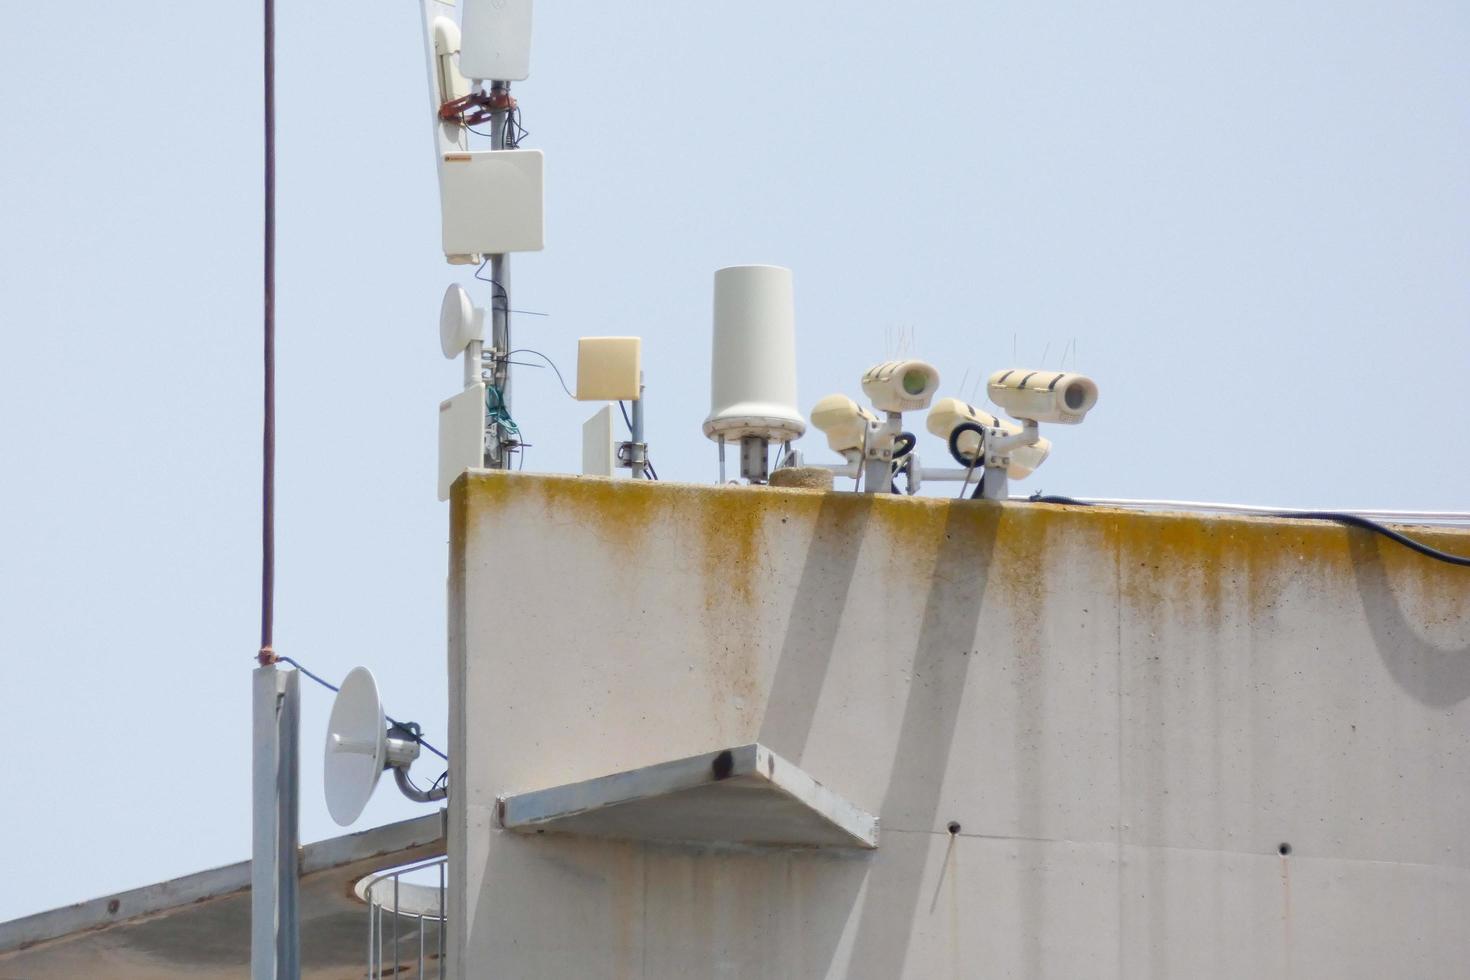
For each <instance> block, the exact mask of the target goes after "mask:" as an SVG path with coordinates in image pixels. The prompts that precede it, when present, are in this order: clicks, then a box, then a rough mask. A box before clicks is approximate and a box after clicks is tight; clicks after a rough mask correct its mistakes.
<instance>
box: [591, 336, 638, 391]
mask: <svg viewBox="0 0 1470 980" xmlns="http://www.w3.org/2000/svg"><path fill="white" fill-rule="evenodd" d="M642 350H643V340H642V338H640V337H583V338H581V339H580V340H578V341H577V400H578V401H584V402H620V401H637V400H638V398H639V397H640V395H641V392H640V391H639V389H640V388H641V384H640V379H641V377H642V374H641V372H642V363H641V361H642Z"/></svg>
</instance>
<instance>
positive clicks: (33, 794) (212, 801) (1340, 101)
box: [0, 0, 1470, 919]
mask: <svg viewBox="0 0 1470 980" xmlns="http://www.w3.org/2000/svg"><path fill="white" fill-rule="evenodd" d="M5 20H6V24H5V29H4V31H3V32H0V99H3V103H4V109H5V112H4V122H3V124H0V125H3V132H4V140H3V144H0V146H3V150H4V152H3V154H0V327H3V330H4V338H5V346H4V353H3V355H0V419H3V422H0V501H3V504H4V507H3V509H0V573H3V582H4V588H3V590H0V636H3V640H0V645H3V651H4V657H5V665H6V673H5V678H4V684H3V686H0V691H3V696H0V711H3V717H4V719H5V721H6V723H7V728H8V731H9V733H10V738H9V744H10V746H11V749H10V753H9V754H10V755H11V760H10V764H9V766H8V770H7V784H8V786H7V792H6V794H5V795H6V803H5V805H4V806H3V808H0V835H3V837H4V839H5V840H6V841H7V847H6V857H5V859H4V863H3V866H0V880H3V881H4V883H5V885H6V887H5V888H3V889H0V919H8V918H12V917H15V916H19V915H23V914H26V913H29V912H34V911H39V910H41V909H45V908H49V907H52V906H55V905H58V904H62V903H65V902H69V901H73V900H77V899H82V898H87V897H91V896H95V895H100V894H103V893H106V892H110V891H114V890H117V889H122V888H126V887H131V886H135V885H140V884H144V883H147V882H151V881H156V880H162V879H166V878H169V877H173V876H175V875H179V874H184V873H187V872H190V871H194V870H198V869H201V868H204V867H208V866H212V865H217V864H223V863H227V862H231V861H236V860H241V859H243V858H245V857H246V856H247V855H248V849H249V804H250V796H249V790H250V786H249V734H250V725H249V671H250V667H251V664H252V660H251V657H252V655H253V653H254V651H255V646H256V628H257V626H256V623H257V620H256V617H257V575H258V550H257V549H258V526H259V525H258V483H259V386H260V366H259V279H260V271H259V269H260V267H259V255H260V232H259V211H260V177H259V169H260V134H259V129H260V126H259V101H260V84H259V82H260V74H259V72H260V68H259V60H260V55H259V28H260V24H259V20H260V18H259V9H258V7H257V5H256V4H255V3H242V4H236V3H218V4H206V5H178V4H172V5H170V4H114V3H96V2H92V3H74V4H67V5H62V6H55V5H52V6H45V5H37V4H13V5H11V7H10V9H7V12H6V18H5ZM419 30H420V28H419V14H418V9H417V4H416V3H413V2H411V0H395V2H393V3H380V4H362V3H347V2H345V0H317V2H314V3H310V4H293V3H289V2H284V0H282V2H281V10H280V13H279V31H280V50H279V61H278V64H279V93H280V128H279V149H280V265H279V270H280V271H279V276H280V287H279V306H278V309H279V329H280V349H279V356H280V367H279V380H280V426H281V429H280V456H279V467H280V484H279V488H280V489H279V494H280V499H279V505H278V507H279V510H278V515H279V517H278V522H279V534H280V543H279V579H278V587H279V599H278V603H279V605H278V620H277V622H278V626H277V640H278V643H277V645H278V647H279V649H280V650H281V651H282V652H283V653H286V654H288V655H291V656H294V657H297V658H299V659H301V660H302V661H304V662H305V663H307V664H308V665H310V666H313V667H315V668H316V669H318V670H320V671H321V672H323V673H326V674H328V675H330V676H333V677H341V676H342V675H343V674H345V673H346V671H347V670H348V669H349V668H350V667H351V666H353V665H355V664H366V665H368V666H370V667H372V668H373V670H374V671H375V672H376V673H377V674H378V676H379V678H380V680H381V681H382V683H383V686H384V689H385V692H386V696H387V700H388V705H389V709H390V710H391V711H392V712H394V713H395V714H396V715H398V716H399V717H402V718H412V719H416V720H418V721H420V722H422V723H424V725H425V726H426V730H427V732H428V734H429V736H430V737H431V738H434V737H437V738H438V739H440V740H441V741H442V740H443V738H444V734H445V732H444V717H445V680H444V663H445V653H444V642H445V640H444V637H445V624H444V618H445V616H444V609H445V598H444V576H445V568H446V555H445V541H446V530H447V513H446V508H445V507H444V506H443V505H441V504H439V503H437V502H436V500H435V499H434V479H435V471H434V457H435V452H436V449H435V422H436V415H437V412H436V406H437V403H438V401H439V400H440V399H441V398H443V397H445V396H447V395H449V394H451V393H452V392H454V391H455V390H457V388H458V386H459V368H458V366H457V365H453V364H450V363H449V362H446V361H444V360H443V359H442V358H441V357H440V355H439V352H438V340H437V335H436V321H437V311H438V307H439V297H440V295H441V294H442V292H443V289H444V287H445V285H446V284H447V283H449V282H450V281H453V280H456V279H458V280H459V281H461V282H465V283H466V285H469V286H470V287H471V289H472V291H474V292H475V294H476V296H477V298H478V299H479V300H480V301H481V302H484V301H485V300H486V299H487V298H488V295H487V294H486V293H485V291H484V289H483V288H479V287H477V286H475V285H474V284H473V283H472V282H471V280H469V277H468V272H467V271H466V270H463V269H459V268H452V267H449V266H447V265H445V264H444V263H443V261H442V258H441V257H440V256H439V254H438V250H437V245H438V212H437V197H436V190H435V183H434V168H433V158H432V143H431V140H430V134H429V124H428V123H427V121H426V118H425V112H426V103H427V95H426V92H425V68H424V65H423V61H422V57H423V55H422V47H421V40H420V35H419ZM1467 52H1470V8H1467V7H1466V6H1465V5H1464V4H1461V3H1392V4H1390V3H1381V4H1367V3H1357V2H1347V3H1344V2H1332V3H1328V2H1304V3H1280V2H1270V3H1264V2H1262V3H1243V4H1202V3H1180V2H1168V3H1163V2H1155V3H1131V4H1094V3H1079V4H1055V3H1033V2H1026V3H1021V2H1006V3H996V2H991V3H984V2H981V3H977V2H974V0H964V2H952V3H928V4H911V5H896V4H893V3H877V2H846V3H832V2H824V3H803V2H798V0H784V2H746V3H738V4H734V3H722V4H715V3H687V2H686V3H674V2H642V3H638V4H591V3H578V4H570V3H560V4H557V3H542V4H539V5H538V8H537V12H536V27H535V49H534V54H533V59H532V77H531V79H530V80H529V81H527V82H525V83H523V84H521V85H519V86H518V87H517V95H518V96H519V98H520V100H521V105H522V107H523V110H524V122H525V125H526V127H527V128H528V129H529V130H530V133H531V136H530V138H529V139H528V140H527V142H526V144H525V145H526V146H533V147H538V148H541V149H544V150H545V151H546V154H547V229H546V231H547V241H548V243H549V244H548V247H547V249H546V250H545V251H544V252H542V253H540V254H536V255H530V256H524V257H518V258H517V259H516V261H515V271H514V285H515V295H514V304H515V305H516V306H517V307H519V308H523V309H531V310H540V311H545V312H547V313H550V314H551V315H550V316H549V317H547V318H545V319H542V318H530V317H522V318H519V320H518V321H517V332H516V336H515V339H516V342H517V344H518V345H524V346H531V347H535V348H537V349H540V350H543V351H545V352H546V353H547V354H549V355H550V356H552V357H553V358H556V359H557V360H558V361H559V362H560V363H561V364H562V366H563V368H564V369H566V368H568V367H570V366H572V365H573V364H574V360H575V341H576V338H577V337H578V336H580V335H584V334H626V333H637V334H641V335H642V336H643V337H644V338H645V346H644V358H645V369H646V372H647V376H648V384H649V403H648V405H649V434H650V438H651V441H652V456H653V458H654V460H655V461H656V463H657V464H658V467H659V470H660V471H661V473H662V475H663V476H664V477H665V478H666V479H681V480H711V479H713V478H714V476H715V470H714V462H715V454H714V448H713V446H712V445H711V444H709V443H708V442H707V441H705V440H704V438H703V436H702V435H701V434H700V429H699V423H700V421H701V420H702V418H703V416H704V414H705V412H706V411H707V408H708V401H707V399H708V394H707V392H708V351H709V322H708V321H709V309H710V285H711V273H712V271H713V270H714V269H715V268H717V267H719V266H722V265H729V264H734V263H743V262H768V263H776V264H782V265H788V266H790V267H792V268H793V269H794V271H795V276H796V290H797V315H798V331H799V340H798V347H799V354H800V367H799V371H800V384H801V400H802V408H803V409H804V410H805V409H809V408H810V406H811V405H812V404H813V403H814V402H815V401H816V400H817V399H818V398H819V397H821V396H822V395H824V394H827V393H829V392H831V391H847V392H849V393H851V394H854V395H855V394H857V393H858V391H857V378H858V376H859V375H860V373H861V371H862V369H863V368H864V367H866V366H867V365H868V364H870V363H872V362H874V361H876V360H879V359H880V358H881V357H882V355H883V354H884V353H885V350H884V346H885V338H887V337H890V336H895V335H897V334H898V333H899V332H900V331H907V330H911V331H912V332H913V335H914V337H915V340H914V342H913V343H912V344H911V352H912V353H913V354H915V355H917V356H922V357H925V358H926V359H929V360H931V361H933V362H934V363H935V364H937V365H938V366H939V368H940V370H941V373H942V374H943V375H944V376H945V377H946V378H947V379H948V384H947V385H946V386H945V388H946V392H947V393H954V394H958V393H959V391H958V382H959V380H960V378H961V377H962V376H963V375H964V374H965V373H966V371H968V372H969V376H970V379H971V381H972V382H973V381H974V380H975V379H977V378H978V377H980V376H981V374H982V373H986V372H989V371H991V370H994V369H996V368H1000V367H1008V366H1012V365H1013V364H1014V363H1015V362H1017V361H1019V362H1020V366H1032V367H1054V366H1056V365H1058V364H1059V363H1060V361H1061V355H1062V351H1063V350H1064V348H1067V347H1069V346H1070V345H1072V344H1073V343H1074V342H1075V350H1076V357H1075V365H1076V367H1077V368H1078V369H1079V370H1082V371H1085V372H1087V373H1090V374H1092V375H1093V376H1094V377H1096V378H1097V379H1098V381H1099V383H1100V385H1101V389H1102V398H1101V401H1100V404H1099V407H1098V408H1097V409H1096V411H1095V412H1094V413H1093V415H1092V416H1090V417H1089V419H1088V421H1087V423H1086V425H1084V426H1082V427H1080V428H1076V429H1060V428H1054V429H1052V430H1051V431H1049V432H1048V435H1049V436H1050V437H1051V438H1052V439H1053V440H1054V442H1055V444H1056V450H1055V453H1054V455H1053V458H1052V459H1051V460H1050V461H1049V462H1048V463H1047V464H1046V466H1045V467H1044V468H1043V469H1042V470H1041V471H1040V472H1039V473H1038V475H1037V476H1036V477H1034V478H1032V479H1031V480H1029V481H1027V482H1026V483H1023V484H1019V485H1018V486H1017V489H1028V490H1029V489H1033V488H1038V487H1039V488H1044V489H1045V490H1047V491H1049V492H1054V493H1069V494H1078V495H1098V496H1164V497H1184V498H1196V499H1212V500H1238V501H1246V502H1257V503H1279V504H1283V505H1311V506H1322V507H1343V506H1358V507H1363V506H1395V507H1423V508H1431V507H1439V508H1449V507H1465V506H1466V504H1467V498H1466V495H1465V489H1464V488H1465V485H1466V482H1467V477H1470V426H1467V424H1466V422H1467V411H1466V405H1465V393H1466V383H1465V372H1466V370H1467V368H1470V272H1467V270H1470V138H1467V137H1470V54H1467ZM1013 350H1014V351H1016V352H1017V353H1016V354H1015V355H1013ZM1071 364H1072V362H1071V360H1069V362H1068V366H1071ZM587 414H590V410H589V408H588V407H587V406H583V405H577V404H574V403H572V402H570V401H568V400H567V399H566V397H565V396H564V395H563V394H562V393H561V391H560V389H559V388H558V387H557V386H556V384H555V381H554V379H552V378H551V377H550V376H549V374H548V373H547V372H544V371H533V370H525V371H522V372H521V373H520V376H519V380H518V382H517V403H516V415H517V417H518V418H519V420H520V422H521V425H522V428H523V430H524V431H525V433H526V435H527V437H528V438H529V439H530V441H531V442H533V443H534V444H535V445H534V448H533V449H532V450H531V452H530V455H529V458H528V468H529V469H545V470H555V471H566V470H570V469H573V468H575V466H576V463H577V460H578V459H579V450H578V438H579V425H580V422H581V420H582V418H583V417H584V416H585V415H587ZM924 438H925V440H927V441H924V442H922V443H921V446H920V449H921V451H923V452H924V453H926V455H929V456H931V457H933V458H938V457H939V456H941V455H942V449H941V448H940V445H939V443H938V442H937V440H932V439H929V437H927V436H925V437H924ZM802 445H803V447H804V448H806V449H807V450H808V451H809V452H811V453H813V454H815V455H822V453H823V450H822V447H821V445H820V440H819V438H812V437H810V436H809V437H808V438H807V439H805V440H804V441H803V443H802ZM515 588H516V576H515V570H514V568H507V569H506V580H505V596H506V599H507V600H508V601H511V602H513V601H514V597H515ZM304 702H305V703H304V710H303V719H302V724H303V732H304V738H305V741H306V743H307V750H306V753H305V757H304V759H303V765H302V781H303V797H304V806H303V813H302V823H303V836H304V838H305V839H308V840H311V839H317V838H321V837H326V836H331V835H333V834H335V833H337V832H338V831H337V829H336V828H335V826H334V825H333V824H331V823H330V821H329V819H328V817H327V815H326V809H325V806H324V804H323V803H322V800H321V791H320V757H319V756H320V751H319V744H320V739H321V738H322V729H323V726H324V724H325V718H326V712H327V710H328V708H329V705H330V697H329V695H327V694H326V692H324V691H321V690H320V689H318V688H315V687H314V686H311V685H305V686H304ZM424 771H425V773H426V774H429V773H428V767H425V769H424ZM433 774H437V771H436V772H435V773H432V774H429V775H433ZM424 811H425V808H422V807H416V806H414V805H412V804H409V803H407V802H405V801H403V800H402V799H400V798H399V797H398V796H397V795H396V793H394V792H393V791H392V790H391V788H390V787H387V786H384V787H383V788H382V789H381V791H380V792H379V794H378V796H377V798H376V799H375V800H374V802H373V803H372V805H371V806H370V807H369V809H368V812H367V814H366V815H365V817H364V819H363V821H362V822H361V823H360V824H359V825H358V826H359V828H362V827H367V826H371V825H373V824H377V823H382V822H386V821H389V820H392V819H396V818H400V817H404V816H410V815H413V814H415V813H419V812H424Z"/></svg>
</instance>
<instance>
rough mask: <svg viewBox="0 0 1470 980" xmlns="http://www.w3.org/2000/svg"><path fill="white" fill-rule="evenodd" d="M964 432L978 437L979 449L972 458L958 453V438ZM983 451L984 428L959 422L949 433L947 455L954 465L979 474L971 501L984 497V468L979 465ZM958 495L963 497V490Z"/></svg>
mask: <svg viewBox="0 0 1470 980" xmlns="http://www.w3.org/2000/svg"><path fill="white" fill-rule="evenodd" d="M966 432H973V433H975V434H976V435H977V436H979V437H980V448H979V449H978V450H977V451H976V453H975V455H974V456H966V455H965V454H964V453H962V452H960V436H961V435H962V434H964V433H966ZM984 451H985V428H984V426H981V425H977V424H976V423H974V422H961V423H960V424H959V425H957V426H955V427H954V429H953V430H952V431H951V432H950V434H949V455H950V456H951V458H953V459H954V461H955V462H956V463H959V464H960V465H961V466H964V467H966V468H968V469H970V470H975V471H978V472H979V474H980V479H979V480H977V481H975V491H974V492H973V493H971V494H970V499H971V500H979V499H980V498H981V497H983V496H985V468H984V467H983V466H982V465H981V463H982V462H983V460H982V458H981V457H982V455H983V453H984ZM960 495H961V496H963V495H964V490H963V489H962V490H961V491H960Z"/></svg>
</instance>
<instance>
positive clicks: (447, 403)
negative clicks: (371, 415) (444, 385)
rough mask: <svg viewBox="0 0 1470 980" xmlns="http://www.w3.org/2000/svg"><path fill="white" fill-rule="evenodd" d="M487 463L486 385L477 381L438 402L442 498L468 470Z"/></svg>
mask: <svg viewBox="0 0 1470 980" xmlns="http://www.w3.org/2000/svg"><path fill="white" fill-rule="evenodd" d="M484 465H485V384H484V382H476V383H475V384H472V385H470V386H469V387H468V388H466V389H465V390H464V391H461V392H460V393H459V394H457V395H453V396H451V397H449V398H446V399H445V400H444V401H442V402H440V403H439V499H440V500H448V499H449V488H450V487H452V486H453V485H454V481H455V480H458V479H459V475H460V474H461V473H463V472H464V471H465V470H478V469H481V468H483V467H484Z"/></svg>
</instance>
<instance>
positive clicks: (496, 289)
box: [486, 81, 511, 470]
mask: <svg viewBox="0 0 1470 980" xmlns="http://www.w3.org/2000/svg"><path fill="white" fill-rule="evenodd" d="M497 89H503V90H504V91H505V93H506V95H507V96H509V94H510V82H501V81H492V82H491V83H490V91H491V92H494V91H495V90H497ZM509 114H510V108H509V106H508V105H507V107H506V108H503V109H497V110H494V111H492V113H491V116H490V149H492V150H503V149H505V127H506V123H507V117H508V116H509ZM490 278H491V279H492V280H493V281H494V283H495V285H494V286H492V287H491V296H490V347H491V349H492V350H493V351H494V352H495V355H496V359H495V370H494V372H493V379H494V384H495V387H496V388H498V389H500V404H501V405H503V406H504V407H505V411H506V414H511V407H510V256H509V255H492V256H490ZM491 444H492V446H493V450H494V451H493V457H492V458H491V459H490V460H488V461H487V463H486V465H488V466H489V467H491V468H492V469H496V468H498V469H502V470H508V469H510V454H509V453H507V452H506V451H505V449H504V447H502V446H501V443H500V433H499V431H498V427H497V431H496V433H495V437H494V438H493V439H492V440H491Z"/></svg>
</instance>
